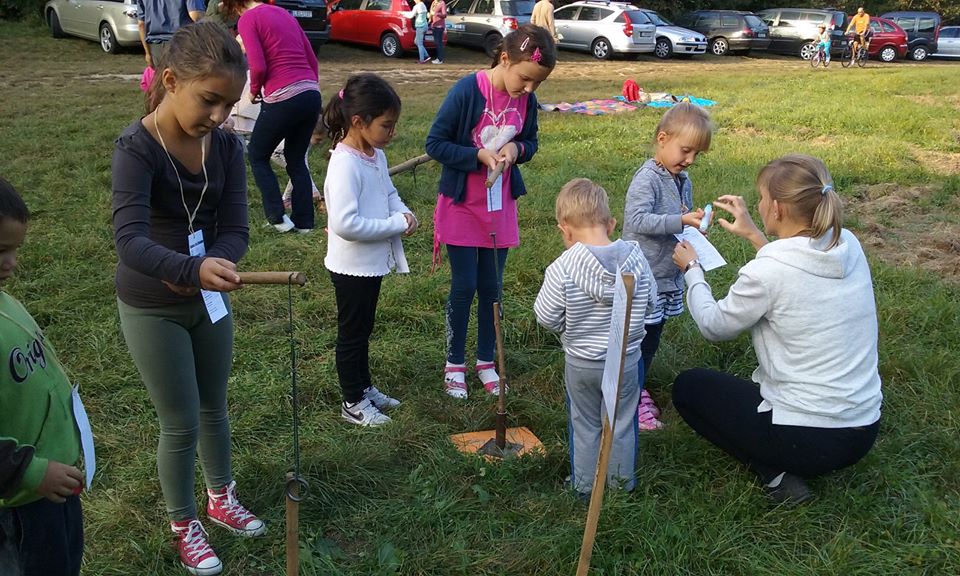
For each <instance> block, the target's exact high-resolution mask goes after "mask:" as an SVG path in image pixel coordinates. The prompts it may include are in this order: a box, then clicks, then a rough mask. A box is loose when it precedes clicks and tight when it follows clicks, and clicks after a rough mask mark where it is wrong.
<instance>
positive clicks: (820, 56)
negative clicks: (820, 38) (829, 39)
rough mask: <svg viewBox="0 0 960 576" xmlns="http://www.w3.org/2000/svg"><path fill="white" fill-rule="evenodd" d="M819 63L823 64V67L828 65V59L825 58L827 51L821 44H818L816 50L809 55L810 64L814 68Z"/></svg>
mask: <svg viewBox="0 0 960 576" xmlns="http://www.w3.org/2000/svg"><path fill="white" fill-rule="evenodd" d="M820 64H823V67H824V68H826V67H827V66H829V65H830V60H828V59H827V51H826V49H825V48H824V46H823V44H818V45H817V51H816V52H814V53H813V56H811V57H810V66H812V67H814V68H816V67H817V66H819V65H820Z"/></svg>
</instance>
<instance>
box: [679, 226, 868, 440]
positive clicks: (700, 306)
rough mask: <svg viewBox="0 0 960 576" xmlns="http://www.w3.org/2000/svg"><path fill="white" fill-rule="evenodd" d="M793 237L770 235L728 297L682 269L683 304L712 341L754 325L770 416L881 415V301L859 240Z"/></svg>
mask: <svg viewBox="0 0 960 576" xmlns="http://www.w3.org/2000/svg"><path fill="white" fill-rule="evenodd" d="M826 245H827V240H826V239H825V238H822V239H820V240H811V239H810V238H807V237H800V236H798V237H793V238H786V239H783V240H777V241H775V242H770V243H769V244H767V245H766V246H764V247H762V248H761V249H760V250H758V251H757V256H756V258H754V259H753V260H751V261H750V262H748V263H747V264H746V265H744V266H743V268H741V269H740V272H739V275H738V277H737V280H736V282H735V283H734V284H733V286H731V287H730V291H729V293H728V294H727V296H726V297H725V298H724V299H723V300H720V301H719V302H717V301H715V300H714V299H713V295H712V294H711V292H710V286H709V285H707V283H706V281H704V279H703V272H702V271H701V270H700V268H699V267H694V268H691V269H690V271H689V272H687V274H686V281H687V286H688V288H687V304H688V306H689V309H690V315H691V316H692V317H693V319H694V321H696V323H697V326H698V327H699V328H700V332H702V333H703V335H704V336H705V337H706V338H707V339H709V340H715V341H716V340H730V339H732V338H735V337H736V336H737V335H738V334H739V333H741V332H743V331H744V330H749V331H750V335H751V337H752V339H753V347H754V350H755V351H756V353H757V361H758V363H759V366H757V369H756V370H754V372H753V380H754V382H757V383H758V384H760V395H761V396H763V399H764V400H763V402H762V403H761V404H760V405H759V406H758V407H757V411H758V412H767V411H770V410H772V411H773V415H772V420H773V423H774V424H784V425H791V426H812V427H817V428H847V427H853V426H866V425H869V424H872V423H874V422H876V421H877V419H879V418H880V402H881V400H882V394H881V392H880V374H879V372H878V370H877V363H878V360H877V340H878V327H877V309H876V304H875V302H874V297H873V284H872V281H871V278H870V268H869V266H868V265H867V259H866V257H865V256H864V254H863V249H862V248H861V247H860V242H859V241H857V238H856V237H855V236H854V235H853V234H852V233H850V232H849V231H848V230H843V232H842V233H841V236H840V244H839V245H837V246H835V247H834V248H831V249H829V250H826Z"/></svg>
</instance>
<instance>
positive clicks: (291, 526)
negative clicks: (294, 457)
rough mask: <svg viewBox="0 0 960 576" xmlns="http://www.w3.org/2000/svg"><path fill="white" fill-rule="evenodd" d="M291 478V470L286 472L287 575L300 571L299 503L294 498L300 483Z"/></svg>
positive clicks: (298, 493) (294, 575) (296, 573)
mask: <svg viewBox="0 0 960 576" xmlns="http://www.w3.org/2000/svg"><path fill="white" fill-rule="evenodd" d="M293 480H294V474H293V472H287V490H289V491H290V493H289V494H288V495H287V517H286V520H287V576H297V575H298V574H299V573H300V503H299V502H297V501H296V500H295V499H294V498H297V497H298V496H299V495H300V485H299V484H298V483H297V482H294V481H293ZM291 495H292V496H293V498H291V497H290V496H291Z"/></svg>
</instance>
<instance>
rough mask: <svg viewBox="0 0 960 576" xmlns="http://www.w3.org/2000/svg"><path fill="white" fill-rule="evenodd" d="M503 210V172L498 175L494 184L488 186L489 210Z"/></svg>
mask: <svg viewBox="0 0 960 576" xmlns="http://www.w3.org/2000/svg"><path fill="white" fill-rule="evenodd" d="M500 210H503V174H501V175H499V176H497V179H496V180H495V181H494V182H493V186H491V187H489V188H487V212H499V211H500Z"/></svg>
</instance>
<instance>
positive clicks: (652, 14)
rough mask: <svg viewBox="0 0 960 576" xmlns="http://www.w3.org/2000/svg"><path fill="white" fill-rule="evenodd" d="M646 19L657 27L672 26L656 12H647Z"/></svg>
mask: <svg viewBox="0 0 960 576" xmlns="http://www.w3.org/2000/svg"><path fill="white" fill-rule="evenodd" d="M646 14H647V17H648V18H650V21H651V22H653V23H654V24H656V25H657V26H673V24H671V23H670V21H669V20H667V19H666V18H664V17H663V16H660V15H659V14H657V13H656V12H647V13H646Z"/></svg>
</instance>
